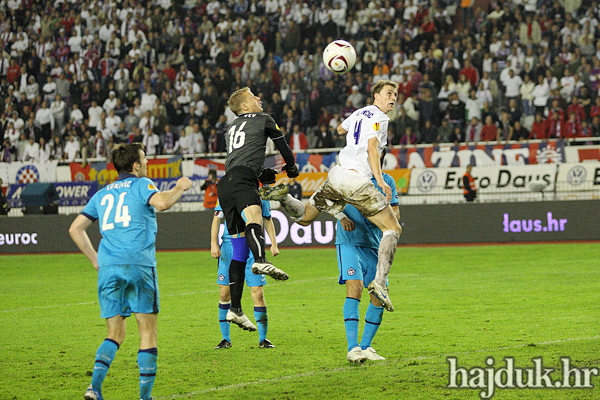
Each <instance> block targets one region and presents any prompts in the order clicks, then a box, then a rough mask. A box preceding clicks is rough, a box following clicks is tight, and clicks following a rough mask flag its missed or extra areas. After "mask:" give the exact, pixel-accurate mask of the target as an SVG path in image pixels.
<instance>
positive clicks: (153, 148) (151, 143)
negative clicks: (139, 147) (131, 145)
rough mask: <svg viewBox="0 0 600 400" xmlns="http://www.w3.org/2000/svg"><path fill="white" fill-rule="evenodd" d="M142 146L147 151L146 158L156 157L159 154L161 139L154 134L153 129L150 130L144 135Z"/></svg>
mask: <svg viewBox="0 0 600 400" xmlns="http://www.w3.org/2000/svg"><path fill="white" fill-rule="evenodd" d="M142 144H143V145H144V149H145V151H146V156H155V155H157V154H158V146H159V145H160V138H159V137H158V135H156V134H155V133H154V131H153V130H152V129H148V133H147V134H145V135H144V138H143V139H142Z"/></svg>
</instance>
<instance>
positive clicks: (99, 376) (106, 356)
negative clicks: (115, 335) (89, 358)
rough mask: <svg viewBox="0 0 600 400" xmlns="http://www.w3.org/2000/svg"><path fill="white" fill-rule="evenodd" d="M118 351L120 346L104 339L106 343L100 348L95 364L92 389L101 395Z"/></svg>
mask: <svg viewBox="0 0 600 400" xmlns="http://www.w3.org/2000/svg"><path fill="white" fill-rule="evenodd" d="M118 349H119V345H118V344H117V342H115V341H114V340H112V339H104V342H102V344H101V345H100V347H98V351H97V352H96V361H95V362H94V373H93V374H92V388H94V390H96V391H98V392H99V393H102V382H103V381H104V378H106V374H107V373H108V369H109V368H110V364H111V363H112V361H113V359H114V358H115V354H116V353H117V350H118Z"/></svg>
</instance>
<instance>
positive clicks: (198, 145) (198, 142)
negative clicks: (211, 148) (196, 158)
mask: <svg viewBox="0 0 600 400" xmlns="http://www.w3.org/2000/svg"><path fill="white" fill-rule="evenodd" d="M191 136H192V138H193V141H194V153H204V152H205V151H206V145H205V143H204V135H203V134H202V131H201V130H200V124H197V123H196V124H194V131H193V132H192V135H191Z"/></svg>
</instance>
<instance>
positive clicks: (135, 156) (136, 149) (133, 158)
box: [112, 143, 144, 174]
mask: <svg viewBox="0 0 600 400" xmlns="http://www.w3.org/2000/svg"><path fill="white" fill-rule="evenodd" d="M140 150H144V146H143V145H142V144H141V143H121V144H118V145H116V146H115V147H113V150H112V160H113V164H114V165H115V168H116V169H117V172H118V173H119V174H124V173H127V172H132V171H133V164H135V163H136V162H139V163H141V162H142V158H141V156H140Z"/></svg>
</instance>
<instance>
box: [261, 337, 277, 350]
mask: <svg viewBox="0 0 600 400" xmlns="http://www.w3.org/2000/svg"><path fill="white" fill-rule="evenodd" d="M258 347H260V348H261V349H272V348H274V347H275V346H273V343H271V341H270V340H269V339H264V340H263V341H262V342H260V343H259V344H258Z"/></svg>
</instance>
